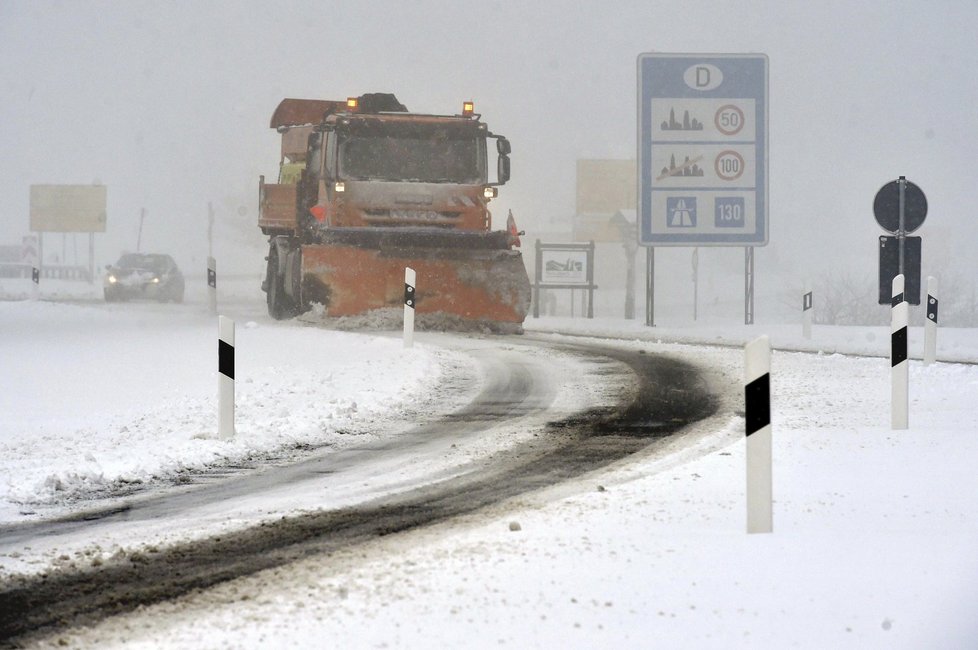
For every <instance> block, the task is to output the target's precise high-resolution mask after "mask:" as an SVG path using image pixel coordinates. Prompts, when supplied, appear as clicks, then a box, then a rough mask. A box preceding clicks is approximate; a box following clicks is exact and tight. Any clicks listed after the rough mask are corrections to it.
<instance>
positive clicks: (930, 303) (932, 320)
mask: <svg viewBox="0 0 978 650" xmlns="http://www.w3.org/2000/svg"><path fill="white" fill-rule="evenodd" d="M937 302H938V301H937V278H935V277H934V276H928V277H927V320H925V321H924V365H925V366H929V365H930V364H932V363H934V362H935V361H937Z"/></svg>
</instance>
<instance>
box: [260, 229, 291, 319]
mask: <svg viewBox="0 0 978 650" xmlns="http://www.w3.org/2000/svg"><path fill="white" fill-rule="evenodd" d="M278 268H279V264H278V249H277V248H276V247H275V244H272V245H271V246H269V249H268V269H267V271H266V274H265V284H266V286H267V287H268V289H267V293H266V296H265V298H266V302H267V303H268V315H269V316H271V317H272V318H274V319H275V320H285V319H286V318H292V317H293V316H295V315H296V306H295V301H294V300H292V298H291V297H290V296H289V295H288V294H286V293H285V277H284V276H283V275H281V274H279V270H278Z"/></svg>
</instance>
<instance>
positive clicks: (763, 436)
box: [744, 336, 774, 533]
mask: <svg viewBox="0 0 978 650" xmlns="http://www.w3.org/2000/svg"><path fill="white" fill-rule="evenodd" d="M744 413H745V418H746V421H747V429H746V430H747V532H748V533H770V532H771V531H772V530H773V529H774V525H773V505H772V503H773V494H772V478H771V342H770V340H769V339H768V337H767V336H761V337H759V338H757V339H754V340H753V341H751V342H750V343H748V344H747V346H746V347H745V348H744Z"/></svg>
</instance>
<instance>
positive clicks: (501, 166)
mask: <svg viewBox="0 0 978 650" xmlns="http://www.w3.org/2000/svg"><path fill="white" fill-rule="evenodd" d="M509 172H510V170H509V156H507V155H505V154H501V155H500V156H499V160H498V161H497V162H496V182H497V183H499V184H500V185H502V184H504V183H505V182H506V181H508V180H509Z"/></svg>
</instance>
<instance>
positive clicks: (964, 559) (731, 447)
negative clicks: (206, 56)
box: [0, 300, 978, 648]
mask: <svg viewBox="0 0 978 650" xmlns="http://www.w3.org/2000/svg"><path fill="white" fill-rule="evenodd" d="M261 307H262V306H261V305H260V304H258V305H257V307H256V306H255V305H253V304H250V303H247V302H244V303H241V304H240V305H239V306H237V307H232V311H234V310H236V311H237V312H238V313H236V314H231V315H233V316H235V317H236V320H237V322H238V330H237V347H238V349H239V351H240V350H242V349H247V350H248V354H247V355H244V354H241V353H240V352H239V355H238V367H237V368H236V375H237V378H238V381H237V386H238V395H237V398H238V400H237V402H238V417H237V427H238V435H237V436H236V437H235V439H234V440H232V441H224V440H220V439H218V438H217V437H216V436H215V433H216V410H215V403H216V392H217V377H216V367H215V366H216V359H215V356H216V347H217V346H216V342H215V339H216V334H217V332H216V324H215V322H214V319H213V318H212V317H210V316H209V315H208V314H207V313H206V309H205V308H204V307H203V303H202V302H198V303H195V302H193V301H191V302H189V303H188V304H185V305H179V306H173V305H156V304H151V303H132V304H128V305H112V306H106V305H102V304H92V303H85V302H80V303H77V304H64V303H53V302H40V301H30V300H21V301H12V302H0V333H2V336H0V350H2V355H0V358H2V359H3V365H2V372H0V412H2V413H3V420H2V422H0V522H7V523H9V522H13V521H21V520H25V519H37V518H39V517H43V516H45V515H49V514H51V513H55V512H60V511H62V510H63V508H64V507H66V506H69V507H72V506H73V504H77V501H76V500H77V499H80V498H84V497H90V496H92V495H98V494H106V493H113V492H114V491H120V490H122V491H124V490H125V489H127V486H129V487H130V488H131V487H133V486H145V485H153V484H155V483H156V482H165V481H166V480H171V479H172V478H173V477H175V476H178V475H179V474H180V473H181V472H185V471H187V470H188V469H189V468H194V467H200V466H201V465H202V464H205V463H208V462H212V461H215V460H221V459H225V460H232V461H242V462H245V461H247V460H248V459H254V458H261V457H264V456H278V457H283V456H285V457H288V455H289V454H290V453H293V452H296V453H299V452H301V451H302V450H303V449H305V448H307V447H309V446H334V447H336V448H340V447H343V446H347V445H350V444H356V443H358V442H363V441H365V440H369V439H371V436H375V435H377V433H378V432H381V431H385V430H388V428H389V427H388V425H390V424H391V423H393V422H397V421H398V420H399V419H401V418H404V417H405V416H407V417H411V414H412V413H417V412H419V410H423V409H426V408H431V407H433V405H434V404H436V403H443V404H446V405H449V406H450V405H452V404H453V403H455V402H453V400H455V401H457V400H458V396H457V395H456V394H455V393H453V392H452V391H451V390H448V389H446V388H445V387H446V386H452V385H456V384H457V383H458V382H459V381H460V379H466V380H469V379H471V376H472V363H471V360H470V359H468V358H467V357H466V355H465V354H464V353H463V352H458V351H449V350H445V349H443V348H442V347H440V346H439V345H438V344H437V341H438V338H437V337H436V336H434V335H428V334H426V333H419V334H418V335H417V339H416V340H417V345H416V347H415V348H413V349H411V350H410V351H405V350H403V349H402V348H401V345H400V342H399V341H398V339H397V337H396V336H392V335H385V334H382V333H381V334H371V335H360V334H353V333H342V332H334V331H327V330H324V329H321V328H315V327H308V326H304V325H302V324H299V323H276V322H274V321H271V320H269V319H268V318H267V317H266V316H264V315H263V314H262V310H261ZM527 329H528V331H531V332H532V331H536V332H563V334H554V335H553V338H554V339H555V340H557V341H561V340H564V338H565V336H566V335H575V336H577V335H584V336H601V337H610V338H613V339H615V340H616V343H615V345H620V346H622V347H627V348H632V349H641V350H645V351H647V352H649V353H653V354H668V355H674V356H679V357H681V358H683V359H686V360H688V361H690V362H692V363H695V364H697V365H700V366H703V367H706V368H709V369H710V370H711V373H713V374H714V376H715V377H717V378H718V382H719V384H718V389H719V390H721V391H723V394H724V395H725V399H726V400H727V403H728V406H730V403H731V402H732V401H735V400H736V398H737V396H738V395H739V394H740V390H741V388H740V382H741V379H742V364H743V359H742V356H743V352H742V349H741V348H740V347H739V346H741V345H742V344H743V343H744V342H746V341H748V340H750V339H752V338H754V337H756V336H758V335H761V334H769V335H770V336H771V340H772V344H773V345H774V347H775V348H776V349H777V350H778V351H776V352H775V354H774V356H773V361H772V402H773V403H772V416H773V428H774V490H775V504H774V517H775V518H774V532H773V533H771V534H762V535H747V534H746V532H745V505H744V492H745V490H744V483H745V480H744V474H745V469H744V443H743V419H742V418H741V417H738V416H737V415H735V414H733V413H732V412H731V411H730V410H728V411H727V412H726V413H725V414H723V415H721V416H716V417H713V418H710V419H709V420H707V421H706V422H704V423H701V424H699V425H696V426H694V427H692V431H691V433H690V435H689V436H688V437H687V440H689V441H690V442H688V443H686V442H683V441H682V440H679V441H676V442H675V443H673V445H672V447H671V448H670V449H668V450H666V451H668V452H669V453H661V451H652V450H650V451H648V452H644V453H643V454H641V455H639V457H637V458H630V459H628V460H627V461H625V462H621V463H619V464H617V465H615V466H613V467H610V468H607V469H604V470H601V471H598V472H595V473H593V474H591V475H588V476H586V477H584V478H583V479H581V480H578V481H575V482H572V483H569V484H562V485H559V486H556V487H554V488H551V489H548V490H544V491H542V492H539V493H534V494H529V495H524V496H521V497H519V498H518V499H514V500H512V501H510V502H506V503H502V504H499V505H497V506H494V507H492V508H491V509H489V510H488V511H483V512H479V513H476V514H472V515H468V516H465V517H462V518H460V519H458V520H453V521H450V522H446V523H442V524H438V525H434V526H430V527H426V528H423V529H419V530H414V531H411V532H408V533H404V534H399V535H393V536H388V537H384V538H381V539H379V540H377V541H375V542H372V543H370V544H368V545H367V546H366V547H357V548H350V549H346V550H341V551H338V552H336V553H334V554H333V555H331V556H329V557H325V558H323V557H318V558H313V559H309V560H305V561H303V562H301V563H299V564H296V565H290V566H286V567H281V568H278V569H274V570H269V571H265V572H261V573H259V574H256V575H253V576H250V577H247V578H242V579H238V580H234V581H231V582H229V583H225V584H222V585H220V586H218V587H216V588H213V589H209V590H206V591H203V592H199V593H193V594H190V595H188V596H186V597H183V598H181V599H179V600H177V601H173V602H167V603H163V604H160V605H157V606H153V607H149V608H144V609H140V610H138V611H136V612H133V613H131V614H127V615H123V616H119V617H115V618H112V619H109V620H106V621H104V622H103V623H101V624H99V625H97V626H95V627H94V628H91V629H85V630H77V631H72V632H69V633H64V634H60V635H57V636H54V637H52V638H50V639H48V640H46V641H43V642H41V645H48V644H50V645H59V644H67V645H68V646H71V647H100V648H102V647H127V648H139V647H144V648H160V647H164V648H180V647H318V646H324V645H330V646H338V647H351V648H360V647H363V648H373V647H410V648H421V647H425V648H429V647H459V646H465V647H478V648H483V647H485V648H487V647H499V646H507V647H519V648H523V647H541V648H550V647H568V648H594V647H694V648H699V647H708V648H727V647H751V648H754V647H770V648H783V647H801V648H826V647H851V648H866V647H886V648H921V647H941V648H971V647H975V645H976V644H978V621H976V619H975V618H974V615H973V612H974V611H975V609H976V607H978V518H976V513H978V472H975V471H974V469H973V467H974V463H975V459H976V458H978V441H976V436H975V433H976V432H978V414H976V413H978V412H976V410H975V409H974V402H975V399H976V398H978V366H975V365H972V364H973V363H974V362H976V361H978V331H976V330H946V331H942V332H941V334H940V339H939V347H938V358H939V359H942V360H947V359H953V360H954V361H955V363H950V362H947V361H941V362H939V363H937V364H934V365H931V366H923V365H922V364H921V363H920V362H919V361H912V362H911V372H910V377H911V414H910V428H909V430H905V431H893V430H891V429H890V426H889V396H890V378H889V362H888V360H887V359H886V358H885V355H886V354H887V346H888V342H889V332H888V330H887V329H885V328H828V327H819V326H816V327H815V328H814V334H813V338H812V339H811V340H804V339H802V337H801V328H800V326H787V325H780V326H767V325H764V324H758V325H754V326H751V327H745V326H742V325H741V326H738V325H732V326H717V325H710V326H705V325H698V326H691V325H687V326H683V327H678V326H677V327H671V326H669V327H656V328H654V329H650V328H647V327H644V326H643V325H641V324H638V323H635V322H625V321H614V320H603V321H588V320H584V319H575V320H571V319H564V320H558V319H539V320H533V319H530V320H529V321H528V322H527ZM920 337H921V332H920V331H918V330H916V329H914V330H912V331H911V338H910V340H911V356H912V357H914V356H916V357H917V358H919V354H920V348H921V344H920ZM487 341H489V342H490V343H492V344H496V343H493V341H494V339H493V338H491V337H490V338H489V339H487ZM498 341H499V343H498V344H500V345H502V344H505V339H499V340H498ZM789 350H809V351H811V352H797V351H789ZM812 352H814V353H812ZM855 355H879V356H876V357H874V356H855ZM964 362H968V363H964ZM578 390H580V391H581V392H582V393H583V392H586V387H579V388H578ZM324 393H326V394H327V395H328V399H325V400H323V399H322V395H323V394H324ZM419 395H422V396H424V397H423V399H422V400H421V401H420V402H419V398H418V396H419ZM312 396H316V398H317V399H315V400H313V399H311V397H312ZM731 408H732V409H733V410H736V409H735V408H733V407H731ZM0 538H2V532H0ZM67 559H68V560H70V561H74V560H75V559H77V558H75V557H73V556H72V557H70V558H67ZM64 561H65V558H64V557H62V554H60V553H59V552H58V551H57V549H41V548H36V549H31V548H23V549H19V550H18V551H16V552H13V553H7V554H5V555H2V556H0V579H9V578H10V577H11V575H12V574H13V573H15V572H18V571H36V570H38V567H47V566H49V565H55V566H57V564H58V563H59V562H64Z"/></svg>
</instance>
